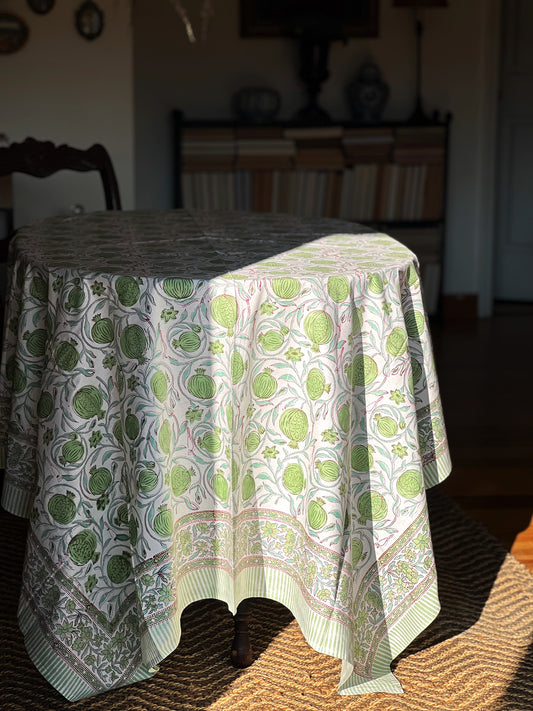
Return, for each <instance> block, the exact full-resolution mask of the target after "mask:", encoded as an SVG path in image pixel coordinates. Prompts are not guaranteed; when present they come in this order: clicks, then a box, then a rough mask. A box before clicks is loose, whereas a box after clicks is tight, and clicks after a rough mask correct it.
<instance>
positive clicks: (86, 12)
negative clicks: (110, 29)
mask: <svg viewBox="0 0 533 711" xmlns="http://www.w3.org/2000/svg"><path fill="white" fill-rule="evenodd" d="M76 29H77V30H78V32H79V33H80V35H81V36H82V37H85V39H87V40H93V39H96V38H97V37H99V36H100V35H101V34H102V30H103V29H104V13H103V12H102V10H101V9H100V8H99V7H98V5H97V4H96V3H95V2H92V0H85V2H82V4H81V5H80V6H79V8H78V9H77V10H76Z"/></svg>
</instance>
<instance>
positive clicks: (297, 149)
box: [173, 111, 450, 315]
mask: <svg viewBox="0 0 533 711" xmlns="http://www.w3.org/2000/svg"><path fill="white" fill-rule="evenodd" d="M173 122H174V170H175V190H174V206H175V207H185V208H191V209H205V210H251V211H254V212H288V213H294V214H297V215H302V216H308V217H318V216H324V217H338V218H341V219H345V220H353V221H354V222H359V223H364V224H365V225H370V226H373V227H375V228H376V229H378V230H381V231H384V232H387V233H388V234H390V235H392V236H394V237H396V238H397V239H398V240H399V241H400V242H402V243H403V244H405V245H406V246H407V247H409V248H410V249H412V250H413V251H414V252H415V253H416V254H417V256H418V258H419V261H420V265H421V270H422V281H423V285H424V294H425V299H426V308H427V310H428V313H429V314H430V315H435V314H437V313H438V312H439V308H440V301H441V299H440V296H441V289H442V265H443V259H444V247H445V233H446V230H445V227H446V176H447V164H448V146H449V133H450V117H447V118H446V119H445V120H443V121H440V120H435V121H434V122H432V123H426V124H423V125H413V124H408V123H400V122H397V123H387V124H379V125H372V126H366V125H365V126H361V125H356V124H352V123H346V122H344V123H342V122H339V123H334V124H331V125H326V126H303V125H297V124H294V123H289V122H287V123H282V122H278V123H274V124H269V125H244V124H240V123H236V122H231V121H201V120H194V121H193V120H185V119H184V116H183V114H182V112H180V111H175V112H174V113H173Z"/></svg>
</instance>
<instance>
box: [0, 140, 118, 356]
mask: <svg viewBox="0 0 533 711" xmlns="http://www.w3.org/2000/svg"><path fill="white" fill-rule="evenodd" d="M59 170H74V171H77V172H82V173H85V172H88V171H97V172H98V173H100V178H101V179H102V186H103V188H104V195H105V207H106V210H121V209H122V204H121V201H120V191H119V188H118V182H117V178H116V175H115V170H114V168H113V163H112V162H111V158H110V157H109V153H108V152H107V151H106V149H105V148H104V147H103V146H102V145H101V144H100V143H95V144H94V145H92V146H91V147H90V148H88V149H87V150H80V149H78V148H72V147H71V146H67V145H66V144H62V145H60V146H56V145H55V144H54V143H52V142H51V141H37V140H36V139H35V138H26V139H25V140H24V141H22V142H21V143H11V144H10V145H9V146H4V147H0V177H3V176H6V175H11V174H12V173H26V174H27V175H33V176H34V177H36V178H47V177H48V176H49V175H52V174H53V173H57V172H58V171H59ZM11 236H12V235H11V234H10V235H9V236H8V237H7V238H6V239H2V240H0V262H5V261H6V260H7V250H8V244H9V240H10V237H11ZM3 315H4V304H3V299H2V293H1V292H0V345H1V341H2V328H3V323H2V322H3Z"/></svg>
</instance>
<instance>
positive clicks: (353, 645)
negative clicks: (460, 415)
mask: <svg viewBox="0 0 533 711" xmlns="http://www.w3.org/2000/svg"><path fill="white" fill-rule="evenodd" d="M11 260H12V265H11V271H10V275H11V279H10V286H9V300H8V306H7V311H6V319H5V323H6V326H5V337H4V344H3V356H2V367H1V375H0V423H1V425H0V426H1V430H0V445H1V450H2V456H3V457H4V462H5V466H6V481H5V485H4V491H3V505H4V507H5V508H7V509H8V510H10V511H12V512H13V513H15V514H19V515H23V516H28V517H29V518H30V520H31V528H30V533H29V538H28V543H27V557H26V562H25V568H24V579H23V586H22V593H21V599H20V607H19V620H20V625H21V629H22V632H23V634H24V636H25V640H26V645H27V648H28V651H29V653H30V655H31V657H32V659H33V661H34V663H35V664H36V666H37V667H38V668H39V669H40V670H41V672H42V673H43V674H44V676H45V677H46V678H47V679H48V680H49V681H50V682H51V683H52V684H53V685H54V686H55V687H56V688H57V689H58V690H59V691H60V692H61V693H62V694H63V695H64V696H66V697H67V698H68V699H71V700H76V699H81V698H83V697H86V696H90V695H93V694H98V693H101V692H103V691H106V690H109V689H113V688H117V687H119V686H122V685H125V684H129V683H132V682H134V681H137V680H140V679H143V678H146V677H148V676H150V675H151V674H153V673H154V672H155V671H156V666H157V664H158V663H159V662H160V661H161V660H162V659H163V658H165V657H166V656H167V655H169V654H170V653H171V652H172V651H173V650H174V649H175V648H176V646H177V645H178V644H179V640H180V615H181V612H182V610H183V609H184V608H185V607H186V606H187V605H188V604H190V603H191V602H193V601H195V600H198V599H202V598H217V599H220V600H224V601H225V602H227V604H228V606H229V608H230V610H231V611H232V612H234V611H235V609H236V606H237V605H238V603H239V602H240V601H241V600H242V599H244V598H247V597H257V596H264V597H268V598H271V599H274V600H277V601H279V602H281V603H283V604H284V605H286V606H287V607H288V608H289V609H290V610H291V611H292V612H293V613H294V615H295V617H296V619H297V620H298V623H299V624H300V627H301V629H302V632H303V634H304V635H305V637H306V639H307V640H308V642H309V644H310V645H311V646H312V647H314V648H315V649H316V650H318V651H320V652H324V653H326V654H330V655H333V656H336V657H339V658H341V659H342V660H343V666H342V673H341V680H340V685H339V692H340V693H343V694H358V693H365V692H369V691H388V692H401V687H400V685H399V683H398V682H397V680H396V679H395V678H394V676H393V675H392V674H391V672H390V663H391V661H392V659H393V658H394V657H395V656H396V655H397V654H398V653H399V652H401V651H402V650H403V649H404V648H405V647H406V646H407V645H408V644H409V643H410V641H411V640H412V639H413V638H414V637H415V636H416V635H417V634H419V633H420V632H421V631H422V630H423V629H424V628H425V627H426V626H427V625H428V624H429V622H430V621H431V620H432V619H433V618H434V617H435V615H436V614H437V612H438V610H439V603H438V596H437V587H436V571H435V562H434V557H433V553H432V547H431V537H430V530H429V525H428V517H427V508H426V500H425V490H426V489H427V488H428V487H431V486H433V485H435V484H437V483H438V482H439V481H441V480H443V479H444V478H445V477H446V476H447V475H448V473H449V470H450V461H449V455H448V448H447V442H446V435H445V428H444V423H443V418H442V411H441V405H440V401H439V392H438V384H437V376H436V372H435V366H434V362H433V356H432V348H431V342H430V334H429V330H428V325H427V322H426V318H425V312H424V306H423V302H422V294H421V286H420V281H419V272H418V264H417V260H416V257H415V256H414V255H413V253H412V252H410V251H409V250H408V249H406V248H405V247H404V246H402V245H401V244H399V243H398V242H396V241H395V240H393V239H391V238H390V237H388V236H386V235H384V234H376V233H371V232H368V230H366V231H365V229H364V228H361V227H359V226H357V225H354V224H353V223H343V222H340V221H334V220H306V219H301V218H296V217H289V216H288V215H260V214H246V213H241V214H239V213H201V212H198V213H192V212H187V211H169V212H123V213H120V212H119V213H113V212H106V213H94V214H89V215H81V216H73V217H72V216H69V217H62V218H54V219H50V220H45V221H43V222H40V223H36V224H34V225H33V226H29V227H27V228H24V229H22V230H20V231H19V233H18V235H17V237H16V238H15V240H14V243H13V245H12V249H11ZM228 653H229V650H228Z"/></svg>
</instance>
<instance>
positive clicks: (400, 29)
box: [134, 0, 494, 294]
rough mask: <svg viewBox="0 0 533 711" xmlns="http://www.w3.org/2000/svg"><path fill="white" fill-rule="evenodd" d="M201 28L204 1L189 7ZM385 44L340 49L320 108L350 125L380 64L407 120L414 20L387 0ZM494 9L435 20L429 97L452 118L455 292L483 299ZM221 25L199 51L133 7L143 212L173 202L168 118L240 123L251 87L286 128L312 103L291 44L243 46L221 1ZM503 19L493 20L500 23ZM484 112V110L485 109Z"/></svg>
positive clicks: (478, 3) (170, 20)
mask: <svg viewBox="0 0 533 711" xmlns="http://www.w3.org/2000/svg"><path fill="white" fill-rule="evenodd" d="M183 4H184V5H185V7H187V8H188V9H189V10H190V15H191V18H192V20H193V25H194V26H196V27H197V26H198V14H197V10H198V6H199V5H200V0H183ZM380 4H381V12H380V33H379V37H378V38H376V39H352V40H350V41H349V43H348V44H347V45H346V46H343V45H342V44H341V43H335V44H334V45H333V47H332V51H331V57H330V65H329V66H330V73H331V78H330V80H329V81H328V82H327V83H326V84H325V86H324V88H323V91H322V94H321V96H320V103H321V104H322V105H323V106H324V108H326V109H327V110H328V111H329V112H330V113H331V115H332V116H333V117H334V118H335V119H338V120H342V119H347V118H349V111H348V107H347V104H346V102H345V99H344V90H345V86H346V84H347V83H348V82H349V81H350V79H352V78H353V77H354V75H355V74H356V73H357V71H358V68H359V67H360V65H361V64H362V62H363V61H364V60H366V59H369V58H371V59H373V60H374V61H375V62H377V64H378V65H379V66H380V68H381V70H382V73H383V77H384V79H385V81H386V82H387V83H388V84H389V86H390V99H389V104H388V106H387V109H386V113H385V116H384V118H385V119H390V120H403V119H405V118H407V117H408V116H409V113H410V111H411V110H412V108H413V100H414V76H415V74H414V67H415V50H414V31H413V15H412V11H411V10H408V9H403V8H395V7H393V6H392V0H381V3H380ZM490 4H491V3H490V1H489V0H468V2H465V0H449V4H448V7H447V8H433V9H427V10H425V11H424V14H423V19H424V26H425V33H424V43H423V99H424V105H425V108H426V110H428V111H431V112H432V111H434V110H439V111H441V112H443V113H445V112H447V111H451V112H452V114H453V117H454V118H453V123H452V134H451V153H450V170H449V193H448V241H447V255H446V270H445V280H444V289H445V292H446V293H449V294H453V293H458V294H469V293H477V292H478V290H479V285H480V280H481V275H480V273H479V265H480V263H481V261H482V260H481V256H480V255H481V252H482V251H483V250H482V240H483V239H484V237H483V235H482V234H481V215H482V213H483V205H482V195H481V185H482V178H483V160H482V157H483V156H482V151H483V150H484V148H485V146H486V140H485V139H486V133H487V130H488V128H487V117H486V115H485V113H484V112H485V111H486V101H485V98H486V85H487V82H488V81H489V80H492V79H493V77H492V76H491V77H488V76H487V62H486V57H485V56H484V52H486V43H485V41H484V36H483V33H484V32H486V23H485V19H486V17H487V13H488V7H489V5H490ZM213 6H214V9H215V16H214V18H213V21H212V24H211V27H210V29H209V33H208V38H207V42H205V43H200V42H199V43H196V44H193V45H191V44H190V43H188V41H187V39H186V36H185V32H184V30H183V25H182V24H181V22H180V19H179V18H178V17H177V16H176V15H175V13H174V12H173V10H172V8H171V6H170V3H169V2H167V1H166V0H136V4H135V9H134V62H135V71H134V73H135V120H136V160H137V163H136V165H137V182H136V199H137V205H138V206H139V207H167V206H170V205H171V204H172V155H171V129H170V121H169V113H170V111H171V110H172V109H174V108H181V109H182V110H183V111H184V112H185V114H186V116H187V118H219V119H220V118H229V117H230V116H231V107H230V97H231V95H232V94H233V93H234V92H235V91H236V90H238V89H239V88H241V87H242V86H245V85H268V86H272V87H274V88H275V89H277V90H278V91H279V92H280V94H281V97H282V109H281V113H280V118H290V117H291V116H292V115H293V114H294V112H295V111H296V110H297V109H299V108H300V107H301V106H302V105H303V104H304V101H305V95H304V91H303V85H302V83H301V82H300V80H299V79H298V75H297V55H296V47H295V45H294V44H293V43H292V42H291V41H290V40H282V39H241V38H240V37H239V31H238V25H239V22H238V0H213ZM492 19H494V18H492ZM484 102H485V103H484Z"/></svg>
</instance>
